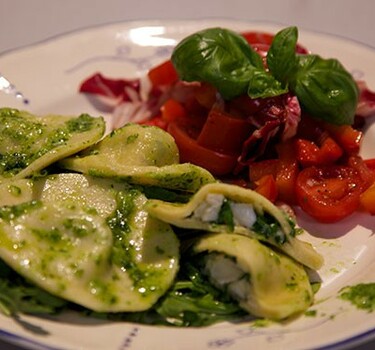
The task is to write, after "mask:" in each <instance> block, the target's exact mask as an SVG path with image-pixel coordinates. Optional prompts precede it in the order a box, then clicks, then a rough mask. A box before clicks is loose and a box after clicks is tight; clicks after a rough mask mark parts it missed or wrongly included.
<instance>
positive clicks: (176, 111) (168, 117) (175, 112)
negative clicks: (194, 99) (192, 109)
mask: <svg viewBox="0 0 375 350" xmlns="http://www.w3.org/2000/svg"><path fill="white" fill-rule="evenodd" d="M160 111H161V117H162V118H163V119H164V120H165V121H166V122H167V123H170V122H172V121H174V120H175V119H177V118H185V117H186V115H187V113H186V110H185V108H184V107H183V105H182V104H181V103H179V102H178V101H176V100H174V99H172V98H170V99H168V100H167V101H165V102H164V104H163V105H162V106H161V108H160Z"/></svg>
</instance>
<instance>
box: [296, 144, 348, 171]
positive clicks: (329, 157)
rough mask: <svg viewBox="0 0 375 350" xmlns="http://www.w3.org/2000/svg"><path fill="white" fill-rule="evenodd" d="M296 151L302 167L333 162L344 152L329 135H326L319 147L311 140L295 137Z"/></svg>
mask: <svg viewBox="0 0 375 350" xmlns="http://www.w3.org/2000/svg"><path fill="white" fill-rule="evenodd" d="M296 151H297V159H298V161H299V163H300V164H301V165H302V166H303V167H309V166H312V165H328V164H333V163H335V162H336V161H337V160H338V159H339V158H340V157H341V156H342V155H343V153H344V152H343V150H342V149H341V147H340V146H339V145H338V144H337V143H336V142H335V141H334V140H333V139H332V138H331V137H326V138H325V139H324V141H323V143H322V145H321V146H320V147H318V146H317V145H316V144H315V143H314V142H312V141H309V140H305V139H297V140H296Z"/></svg>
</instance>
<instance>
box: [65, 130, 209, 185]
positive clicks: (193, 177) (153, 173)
mask: <svg viewBox="0 0 375 350" xmlns="http://www.w3.org/2000/svg"><path fill="white" fill-rule="evenodd" d="M59 165H60V166H61V167H63V168H65V169H69V170H73V171H77V172H80V173H84V174H90V175H93V176H98V177H111V178H117V179H121V180H125V181H127V182H129V183H133V184H140V185H149V186H159V187H164V188H168V189H173V190H182V191H189V192H195V191H196V190H198V189H199V188H200V187H201V186H202V185H203V184H206V183H210V182H214V181H215V179H214V177H213V176H212V175H211V174H210V173H209V172H208V171H206V170H205V169H203V168H201V167H198V166H195V165H193V164H187V163H185V164H179V153H178V148H177V146H176V144H175V142H174V139H173V137H172V136H171V135H170V134H168V133H167V132H165V131H164V130H162V129H160V128H157V127H153V126H142V125H138V124H127V125H125V126H123V127H122V128H120V129H116V130H114V131H113V132H112V133H111V134H109V135H107V136H106V137H105V138H104V139H103V140H101V141H100V142H98V143H97V144H96V145H94V146H92V147H90V148H88V149H87V150H84V151H82V152H81V153H80V154H78V155H75V156H72V157H69V158H66V159H63V160H62V161H60V162H59Z"/></svg>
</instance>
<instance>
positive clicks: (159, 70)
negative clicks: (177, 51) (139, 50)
mask: <svg viewBox="0 0 375 350" xmlns="http://www.w3.org/2000/svg"><path fill="white" fill-rule="evenodd" d="M148 77H149V79H150V81H151V83H152V86H153V87H154V88H159V87H161V86H165V85H172V84H174V83H175V82H176V81H177V80H178V74H177V72H176V70H175V68H174V66H173V63H172V61H171V60H167V61H165V62H163V63H161V64H159V65H157V66H155V67H153V68H151V69H150V70H149V72H148Z"/></svg>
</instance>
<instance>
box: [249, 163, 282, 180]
mask: <svg viewBox="0 0 375 350" xmlns="http://www.w3.org/2000/svg"><path fill="white" fill-rule="evenodd" d="M278 162H279V160H278V159H266V160H260V161H257V162H253V163H251V164H250V165H249V180H250V181H251V182H255V181H258V180H259V179H261V178H262V177H264V176H266V175H272V176H273V177H274V178H275V176H276V169H277V164H278Z"/></svg>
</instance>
